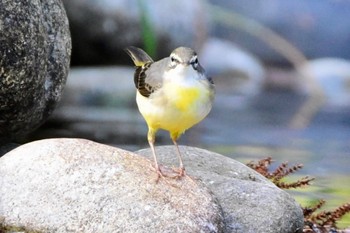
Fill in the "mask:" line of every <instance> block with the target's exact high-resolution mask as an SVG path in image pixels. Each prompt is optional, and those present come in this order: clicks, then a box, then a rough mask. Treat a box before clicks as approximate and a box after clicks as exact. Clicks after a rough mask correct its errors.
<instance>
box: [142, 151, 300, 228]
mask: <svg viewBox="0 0 350 233" xmlns="http://www.w3.org/2000/svg"><path fill="white" fill-rule="evenodd" d="M180 149H181V151H182V154H183V157H184V163H185V166H186V169H187V174H189V175H190V176H193V177H199V178H200V179H201V180H202V181H203V182H204V183H205V184H206V185H207V186H208V187H209V188H210V189H211V191H212V192H213V193H214V194H215V196H216V197H217V199H218V201H219V203H220V204H221V206H222V209H223V212H224V219H225V232H237V233H238V232H239V233H243V232H244V233H256V232H264V233H284V232H285V233H290V232H302V229H303V225H304V223H303V213H302V210H301V208H300V206H299V204H298V203H296V202H295V200H294V199H293V198H292V197H291V196H290V195H289V194H288V193H286V192H285V191H283V190H281V189H279V188H277V187H276V186H275V185H274V184H272V183H271V182H270V181H268V180H267V179H266V178H265V177H263V176H261V175H260V174H258V173H257V172H255V171H254V170H252V169H250V168H248V167H247V166H245V165H243V164H241V163H239V162H237V161H235V160H233V159H230V158H227V157H224V156H222V155H219V154H216V153H213V152H210V151H207V150H202V149H198V148H192V147H181V148H180ZM156 151H157V153H158V158H159V162H161V163H163V164H166V165H169V166H174V165H175V166H177V163H178V161H177V156H176V153H175V152H176V151H175V147H174V146H162V147H157V148H156ZM136 153H138V154H140V155H144V156H146V157H147V158H149V159H152V154H151V150H150V149H145V150H140V151H137V152H136Z"/></svg>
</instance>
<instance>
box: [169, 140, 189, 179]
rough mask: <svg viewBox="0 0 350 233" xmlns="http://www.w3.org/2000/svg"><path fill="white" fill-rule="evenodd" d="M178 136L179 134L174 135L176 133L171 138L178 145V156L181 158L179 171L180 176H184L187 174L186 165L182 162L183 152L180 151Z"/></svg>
mask: <svg viewBox="0 0 350 233" xmlns="http://www.w3.org/2000/svg"><path fill="white" fill-rule="evenodd" d="M177 138H178V137H177V136H174V135H172V136H171V139H172V140H173V143H174V145H175V147H176V152H177V157H178V158H179V164H180V167H179V171H178V173H179V175H178V177H182V176H185V175H186V172H185V166H184V164H183V162H182V156H181V152H180V149H179V146H178V144H177V142H176V140H177Z"/></svg>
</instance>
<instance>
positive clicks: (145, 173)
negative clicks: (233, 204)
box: [0, 139, 223, 233]
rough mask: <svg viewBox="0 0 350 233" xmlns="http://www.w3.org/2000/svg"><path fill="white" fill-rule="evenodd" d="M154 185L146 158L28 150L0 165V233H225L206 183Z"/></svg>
mask: <svg viewBox="0 0 350 233" xmlns="http://www.w3.org/2000/svg"><path fill="white" fill-rule="evenodd" d="M155 178H156V174H155V172H154V171H153V169H152V168H151V166H150V162H149V161H148V160H147V159H145V158H143V157H141V156H138V155H136V154H133V153H131V152H127V151H124V150H120V149H117V148H114V147H110V146H105V145H102V144H97V143H94V142H92V141H87V140H82V139H50V140H42V141H36V142H32V143H29V144H26V145H23V146H21V147H18V148H16V149H15V150H12V151H11V152H9V153H8V154H6V155H4V156H3V157H2V158H1V159H0V231H1V232H3V231H4V230H5V229H7V230H9V231H11V230H16V231H26V232H32V231H35V232H38V231H39V232H94V233H98V232H133V233H134V232H222V230H223V222H222V220H223V219H222V212H221V208H220V206H219V204H218V203H217V201H216V199H215V197H214V196H213V195H212V194H211V192H209V191H208V189H207V188H206V187H205V186H203V184H202V183H201V182H197V181H193V180H191V179H189V178H184V179H181V180H174V179H169V180H163V179H161V180H160V181H159V182H158V183H156V182H155ZM1 227H2V228H1ZM16 227H17V228H16Z"/></svg>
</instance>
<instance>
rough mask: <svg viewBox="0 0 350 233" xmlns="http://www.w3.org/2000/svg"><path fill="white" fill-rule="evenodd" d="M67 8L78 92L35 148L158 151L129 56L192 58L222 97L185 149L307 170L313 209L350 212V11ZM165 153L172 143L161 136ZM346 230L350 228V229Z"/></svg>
mask: <svg viewBox="0 0 350 233" xmlns="http://www.w3.org/2000/svg"><path fill="white" fill-rule="evenodd" d="M63 2H64V4H65V7H66V11H67V14H68V18H69V20H70V28H71V35H72V42H73V50H72V63H71V71H70V75H69V77H68V81H67V86H66V88H65V93H64V96H63V99H62V101H61V103H60V106H59V107H58V108H57V110H56V111H55V113H54V114H53V115H52V117H50V119H49V120H48V121H47V122H46V123H45V124H44V125H43V126H42V127H41V128H39V129H38V130H37V131H36V132H35V133H33V134H31V135H30V136H29V137H28V138H26V139H24V141H31V140H37V139H42V138H51V137H79V138H87V139H91V140H94V141H97V142H101V143H105V144H108V145H112V146H117V147H120V148H123V149H127V150H131V151H134V150H138V149H141V148H145V147H148V143H147V139H146V133H147V127H146V124H145V122H144V121H143V119H142V117H141V115H140V114H139V113H138V110H137V106H136V103H135V88H134V85H133V72H134V68H133V64H132V61H131V59H130V58H129V57H128V56H127V54H126V53H125V52H124V51H123V48H124V47H126V46H130V45H133V46H138V47H141V48H143V49H144V50H146V51H147V52H148V53H149V54H150V55H151V56H152V57H154V58H155V60H157V59H160V58H163V57H165V56H168V55H169V54H170V52H171V51H172V50H173V49H174V48H176V47H178V46H188V47H192V48H194V49H195V50H196V51H197V52H198V54H199V61H200V62H201V64H202V66H203V67H204V68H205V69H206V71H207V73H208V74H209V75H210V76H212V77H213V79H214V82H215V84H216V90H217V94H216V100H215V103H214V107H213V109H212V111H211V113H210V114H209V116H208V117H207V118H206V119H205V120H204V121H203V122H201V123H200V124H199V125H197V126H195V127H193V128H192V129H190V130H188V131H187V132H186V133H185V134H184V135H183V136H182V138H181V139H180V141H179V143H180V144H182V145H189V146H195V147H201V148H205V149H208V150H211V151H215V152H218V153H221V154H223V155H226V156H229V157H231V158H234V159H236V160H239V161H241V162H243V163H247V162H249V161H251V160H259V159H262V158H265V157H268V156H271V157H272V158H273V159H274V160H276V166H277V165H278V164H279V162H285V161H289V163H290V164H297V163H303V164H304V165H305V167H304V169H303V170H302V171H301V172H299V173H297V174H298V176H303V175H309V176H313V177H316V180H315V181H314V182H313V183H314V185H313V186H312V187H309V188H307V189H305V190H297V191H293V192H292V194H293V195H294V197H296V199H297V200H298V201H299V202H300V203H301V204H302V205H304V206H305V205H309V204H311V203H313V202H314V201H315V200H317V199H321V198H323V199H325V200H326V201H327V206H326V208H327V209H331V208H334V207H336V206H338V205H340V204H342V203H345V202H349V201H350V169H349V165H350V61H349V59H350V20H348V19H349V15H350V1H347V0H321V1H320V0H309V1H304V0H294V1H284V0H250V1H225V0H208V1H204V0H192V1H187V0H178V1H170V0H167V1H156V0H147V1H146V0H99V1H92V0H75V1H71V0H63ZM156 143H157V145H165V144H171V140H170V139H169V136H168V134H167V133H166V132H159V133H158V137H157V142H156ZM298 176H297V175H295V176H294V177H295V179H296V178H298ZM292 179H293V177H292ZM341 224H343V225H344V226H349V225H350V220H349V217H348V218H345V219H344V221H342V222H341Z"/></svg>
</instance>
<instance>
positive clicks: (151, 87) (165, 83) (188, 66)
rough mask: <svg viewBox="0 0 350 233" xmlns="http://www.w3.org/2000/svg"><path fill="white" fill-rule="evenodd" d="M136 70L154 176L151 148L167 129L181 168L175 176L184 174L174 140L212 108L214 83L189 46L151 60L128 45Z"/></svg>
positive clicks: (140, 103) (141, 110) (139, 101)
mask: <svg viewBox="0 0 350 233" xmlns="http://www.w3.org/2000/svg"><path fill="white" fill-rule="evenodd" d="M125 51H126V52H127V54H128V55H129V56H130V57H131V59H132V60H133V62H134V64H135V66H136V71H135V74H134V82H135V86H136V88H137V94H136V102H137V106H138V109H139V111H140V113H141V114H142V116H143V118H144V119H145V121H146V123H147V126H148V134H147V139H148V142H149V145H150V147H151V150H152V153H153V157H154V163H155V169H156V171H157V175H158V176H157V177H158V178H157V179H159V178H160V177H163V176H165V174H163V173H162V171H161V169H160V167H159V165H158V162H157V156H156V152H155V148H154V143H155V137H156V133H157V131H158V130H159V129H163V130H166V131H169V134H170V138H171V139H172V141H173V143H174V145H175V147H176V151H177V156H178V158H179V163H180V167H179V169H178V170H177V171H176V172H177V173H178V175H177V176H176V177H182V176H184V175H185V167H184V164H183V162H182V156H181V152H180V150H179V147H178V144H177V140H178V139H179V137H180V136H181V134H182V133H184V132H185V130H187V129H189V128H191V127H192V126H193V125H195V124H197V123H198V122H200V121H201V120H203V119H204V118H205V117H206V116H207V115H208V113H209V112H210V110H211V107H212V103H213V100H214V94H215V89H214V83H213V81H212V79H211V78H209V77H207V76H206V74H205V71H204V69H203V67H202V66H201V65H200V64H199V62H198V57H197V54H196V52H195V51H194V50H193V49H191V48H186V47H179V48H177V49H175V50H174V51H173V52H172V53H171V54H170V56H169V57H166V58H163V59H161V60H159V61H156V62H154V61H153V60H152V58H151V57H150V56H148V54H147V53H146V52H145V51H143V50H142V49H139V48H136V47H132V46H130V47H127V48H126V49H125Z"/></svg>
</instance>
